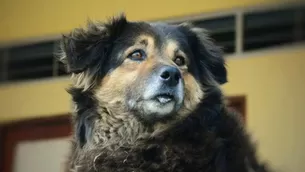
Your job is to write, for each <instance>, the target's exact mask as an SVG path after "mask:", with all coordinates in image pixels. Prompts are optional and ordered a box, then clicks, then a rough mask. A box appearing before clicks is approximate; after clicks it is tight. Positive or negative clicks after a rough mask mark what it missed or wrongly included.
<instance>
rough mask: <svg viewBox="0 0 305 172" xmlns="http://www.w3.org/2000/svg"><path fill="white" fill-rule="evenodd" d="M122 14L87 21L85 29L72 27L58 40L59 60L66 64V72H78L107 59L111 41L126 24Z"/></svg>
mask: <svg viewBox="0 0 305 172" xmlns="http://www.w3.org/2000/svg"><path fill="white" fill-rule="evenodd" d="M126 23H127V20H126V17H125V15H124V14H122V15H120V16H118V17H114V18H112V19H110V20H109V21H108V22H106V23H93V22H91V21H89V22H88V26H87V28H86V29H84V28H77V29H74V30H73V31H72V32H71V33H69V34H68V35H64V36H63V37H62V40H61V42H60V55H59V56H60V57H59V58H60V61H61V62H63V63H64V64H66V66H67V69H68V72H72V73H80V72H82V71H84V70H86V69H87V68H88V67H89V66H90V65H92V64H100V63H103V62H104V61H105V60H107V55H108V54H109V53H110V51H111V47H112V43H113V42H114V41H112V40H113V39H115V38H116V37H117V36H118V34H119V33H121V31H122V29H124V26H125V25H126Z"/></svg>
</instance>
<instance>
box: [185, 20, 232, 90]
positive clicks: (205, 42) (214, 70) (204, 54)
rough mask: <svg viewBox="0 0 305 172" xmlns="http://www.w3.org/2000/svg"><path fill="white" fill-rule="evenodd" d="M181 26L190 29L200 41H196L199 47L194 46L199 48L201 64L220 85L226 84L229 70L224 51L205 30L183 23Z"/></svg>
mask: <svg viewBox="0 0 305 172" xmlns="http://www.w3.org/2000/svg"><path fill="white" fill-rule="evenodd" d="M181 26H182V27H186V28H188V29H189V30H190V31H191V32H192V33H194V34H195V37H196V39H197V40H198V41H195V42H196V44H197V45H194V46H195V47H197V50H198V53H199V56H200V57H199V58H200V64H201V65H203V66H204V67H206V68H207V70H208V71H209V72H210V73H211V74H212V75H213V77H214V79H215V81H217V82H218V84H224V83H226V82H227V69H226V64H225V60H224V58H223V51H222V49H221V48H220V47H219V46H217V45H215V44H214V42H213V41H212V39H211V38H210V37H209V36H208V34H207V31H206V30H205V29H203V28H198V27H195V26H193V25H191V24H189V23H183V24H181ZM198 44H199V45H198Z"/></svg>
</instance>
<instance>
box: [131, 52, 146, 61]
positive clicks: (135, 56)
mask: <svg viewBox="0 0 305 172" xmlns="http://www.w3.org/2000/svg"><path fill="white" fill-rule="evenodd" d="M128 58H130V59H131V60H144V59H145V58H146V54H145V52H144V51H143V50H136V51H133V52H132V53H130V54H129V55H128Z"/></svg>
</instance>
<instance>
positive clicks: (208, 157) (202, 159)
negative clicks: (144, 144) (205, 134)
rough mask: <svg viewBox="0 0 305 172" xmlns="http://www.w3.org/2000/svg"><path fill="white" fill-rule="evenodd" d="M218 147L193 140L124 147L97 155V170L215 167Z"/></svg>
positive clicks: (181, 170) (177, 171)
mask: <svg viewBox="0 0 305 172" xmlns="http://www.w3.org/2000/svg"><path fill="white" fill-rule="evenodd" d="M215 158H216V155H215V150H214V151H213V150H209V148H208V147H207V146H199V145H192V144H181V145H179V144H175V145H173V144H171V145H152V146H149V148H143V149H134V150H125V151H124V150H122V151H119V152H115V153H114V152H112V154H108V156H102V157H100V158H98V161H97V162H96V163H97V164H96V166H97V167H98V169H99V170H98V171H117V172H121V171H122V172H129V171H130V172H149V171H151V172H155V171H156V172H157V171H158V172H160V171H162V172H172V171H175V172H186V171H187V172H190V171H205V172H209V171H215V165H214V160H215Z"/></svg>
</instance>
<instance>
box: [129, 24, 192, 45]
mask: <svg viewBox="0 0 305 172" xmlns="http://www.w3.org/2000/svg"><path fill="white" fill-rule="evenodd" d="M126 34H127V35H130V36H127V37H129V38H133V39H132V42H134V41H135V40H139V38H141V37H142V38H143V35H145V36H146V37H147V38H148V37H151V38H152V39H153V40H154V43H155V46H160V47H161V46H163V45H164V44H165V43H166V42H167V40H172V41H174V42H176V43H178V44H179V45H180V46H181V47H185V46H187V45H188V43H187V36H186V35H185V34H184V33H183V32H182V30H181V29H179V26H178V25H171V24H166V23H146V22H141V23H140V22H139V23H132V24H131V27H129V29H128V30H127V33H126Z"/></svg>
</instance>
